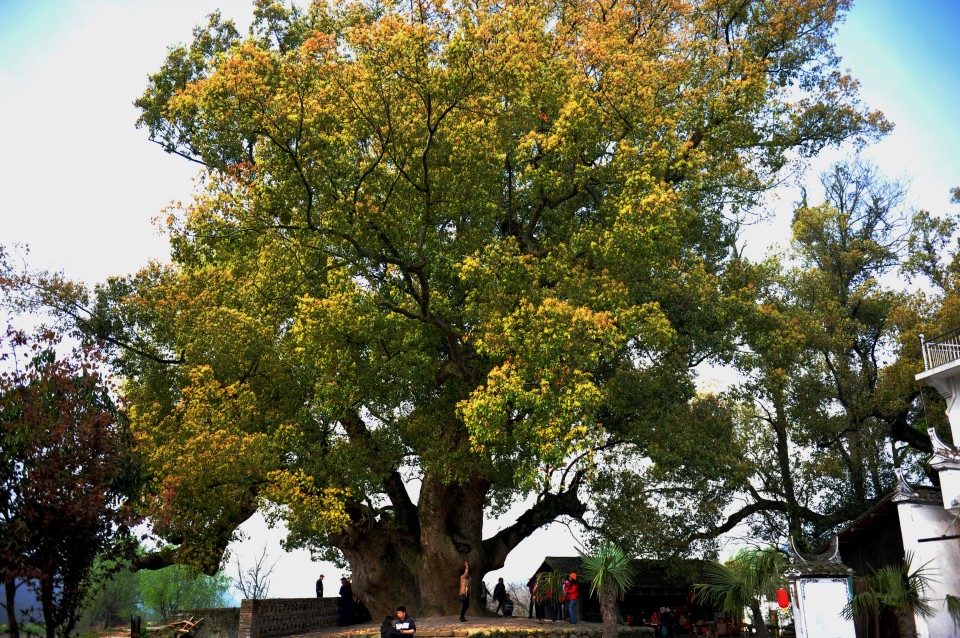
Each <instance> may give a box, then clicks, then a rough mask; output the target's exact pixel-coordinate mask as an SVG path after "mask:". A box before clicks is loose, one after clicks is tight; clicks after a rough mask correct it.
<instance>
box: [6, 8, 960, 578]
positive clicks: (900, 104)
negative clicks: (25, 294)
mask: <svg viewBox="0 0 960 638" xmlns="http://www.w3.org/2000/svg"><path fill="white" fill-rule="evenodd" d="M218 6H219V7H221V8H222V10H223V13H224V15H225V16H227V17H234V18H237V19H238V22H239V23H241V24H245V23H246V21H247V20H249V15H250V3H249V2H248V1H247V0H242V1H241V0H229V1H227V0H220V1H218V0H189V1H187V0H83V1H81V0H73V1H68V0H0V123H2V127H3V128H2V131H3V132H2V145H0V243H3V244H7V245H9V244H13V243H24V244H29V246H30V247H31V251H32V253H31V257H30V261H31V263H32V265H34V266H35V267H41V268H52V269H63V270H65V271H66V272H67V273H68V274H69V275H71V276H73V277H75V278H80V279H83V280H86V281H89V282H93V281H97V280H101V279H103V278H104V277H106V276H107V275H110V274H122V273H126V272H131V271H133V270H135V269H136V268H138V267H139V266H141V265H143V264H144V263H145V261H146V260H147V259H149V258H159V259H163V258H164V257H165V255H166V246H165V242H164V241H163V240H162V239H161V238H160V237H159V236H158V235H157V233H156V231H155V230H154V228H153V227H152V225H151V221H150V220H151V218H152V217H154V216H156V215H158V214H159V213H160V211H161V209H162V208H163V207H164V206H165V205H166V204H167V203H169V202H170V201H171V200H174V199H186V198H187V197H188V196H189V193H190V191H191V178H192V176H193V175H194V173H195V168H194V166H193V165H191V164H189V163H188V162H186V161H184V160H181V159H179V158H176V157H173V156H170V155H166V154H164V153H163V152H162V151H161V150H160V148H159V147H157V146H156V145H154V144H151V143H149V142H148V141H147V140H146V135H145V134H144V132H143V131H137V130H136V129H135V128H134V122H135V121H136V118H137V113H136V111H135V110H134V108H133V106H132V104H131V102H132V101H133V100H134V99H135V98H136V97H137V96H138V95H139V94H140V93H141V92H142V91H143V88H144V86H145V81H146V75H147V74H148V73H150V72H152V71H154V70H156V69H157V68H158V67H159V65H160V64H161V63H162V61H163V58H164V55H165V52H166V47H167V46H168V45H170V44H174V43H177V42H181V41H186V40H187V39H188V38H189V36H190V30H191V28H192V27H193V25H194V24H196V23H198V22H201V21H202V20H203V17H204V15H206V14H207V13H209V12H210V11H211V10H213V9H214V8H216V7H218ZM958 32H960V1H957V0H860V2H858V3H857V4H856V5H855V6H854V8H853V10H852V12H851V13H850V15H849V16H848V18H847V21H846V23H845V24H843V25H841V27H840V33H839V36H838V38H837V43H838V50H839V53H840V54H841V55H842V56H843V58H844V66H845V67H849V68H850V69H851V70H852V72H853V74H854V76H855V77H858V78H859V79H860V80H861V82H862V89H863V90H862V93H863V97H864V99H865V101H866V102H867V103H868V104H870V105H871V106H872V107H874V108H877V109H880V110H882V111H883V112H884V113H885V114H886V115H887V117H888V118H889V119H890V120H892V121H893V122H894V123H895V124H896V130H895V132H894V133H892V134H891V135H890V136H889V137H888V138H887V139H885V140H884V141H883V142H881V143H880V144H878V145H876V146H874V147H871V148H868V149H867V150H866V151H865V153H864V154H865V155H866V156H868V157H870V158H872V159H874V160H876V161H877V162H878V163H879V165H880V167H881V169H882V170H883V171H884V172H886V173H887V174H889V175H891V176H904V177H907V178H909V179H910V180H911V181H912V188H911V193H910V200H911V202H912V203H913V204H914V205H915V206H919V207H924V208H927V209H929V210H932V211H935V212H936V211H944V210H946V208H947V206H948V197H949V194H948V191H949V189H950V187H952V186H958V185H960V152H958V149H960V123H958V118H957V105H958V104H960V70H958V67H957V61H958V60H960V38H958V37H957V35H958ZM836 157H838V155H837V154H833V155H832V156H831V157H828V158H824V159H823V160H822V161H820V162H818V164H819V165H820V166H823V165H825V163H826V162H827V161H828V160H829V159H831V158H836ZM816 170H817V167H816V166H814V167H813V169H812V171H811V175H810V176H809V177H810V178H811V179H813V178H815V175H814V174H813V173H815V171H816ZM808 181H809V180H808ZM794 200H795V190H789V189H788V190H786V191H784V192H783V193H782V195H781V197H780V200H779V203H777V202H772V203H771V207H772V209H773V210H777V211H779V213H778V215H777V216H776V217H775V218H774V219H772V220H771V221H770V222H768V223H767V224H764V225H762V226H757V227H754V228H752V229H750V231H749V232H748V239H747V241H748V242H750V243H751V244H752V245H751V248H752V249H754V250H758V249H763V248H764V247H765V246H766V244H767V243H768V242H769V240H770V238H781V239H782V238H784V237H785V236H786V224H787V222H788V221H789V203H790V202H792V201H794ZM251 532H252V534H253V538H251V540H250V541H248V542H247V543H246V544H245V545H244V546H240V547H238V548H237V549H238V550H239V553H240V554H241V555H248V556H249V555H255V554H259V551H260V547H261V546H262V543H263V541H264V539H265V538H269V539H270V542H271V546H272V547H273V548H274V549H273V551H274V552H276V551H277V550H276V534H275V533H271V534H267V533H266V532H265V531H264V530H263V529H262V527H260V526H256V524H254V526H252V527H251ZM545 551H547V552H549V553H560V554H569V553H572V552H573V544H572V542H571V541H570V538H569V534H568V532H567V531H566V529H565V528H563V527H562V526H555V527H553V528H552V529H548V530H544V531H541V532H538V533H537V534H536V535H535V536H534V537H531V538H530V539H528V540H527V541H525V543H524V544H523V545H521V546H520V547H519V548H518V549H517V550H516V551H515V552H514V553H513V554H511V557H510V560H509V561H508V565H507V567H506V568H505V569H504V570H503V571H502V572H501V573H499V574H498V573H492V574H490V575H489V577H488V580H489V579H490V578H493V579H495V578H496V577H497V576H498V575H503V576H504V577H505V578H506V579H507V580H508V581H513V580H525V579H526V577H527V575H529V573H531V572H532V569H533V568H534V567H535V566H536V565H537V564H539V562H540V560H541V559H542V557H543V555H544V552H545ZM318 569H319V568H318V567H316V566H311V565H308V564H306V563H305V556H304V555H303V554H297V555H293V556H287V557H285V558H284V559H283V561H282V562H281V564H280V565H278V567H277V572H276V573H275V576H276V577H275V579H274V590H273V591H272V594H273V595H277V596H298V595H310V592H311V591H312V590H311V587H312V584H313V580H314V579H315V578H316V575H315V572H317V571H318ZM325 572H326V574H327V582H328V583H335V582H336V577H338V576H339V571H338V570H334V569H332V568H330V567H329V566H328V567H327V568H326V569H325ZM331 587H332V585H331Z"/></svg>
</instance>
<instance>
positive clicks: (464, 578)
mask: <svg viewBox="0 0 960 638" xmlns="http://www.w3.org/2000/svg"><path fill="white" fill-rule="evenodd" d="M469 606H470V563H468V562H467V561H463V571H462V572H461V573H460V622H467V619H466V618H465V617H464V614H466V613H467V607H469Z"/></svg>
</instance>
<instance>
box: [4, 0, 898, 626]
mask: <svg viewBox="0 0 960 638" xmlns="http://www.w3.org/2000/svg"><path fill="white" fill-rule="evenodd" d="M847 4H848V3H847V2H843V1H835V0H809V1H806V2H777V1H773V0H756V1H752V2H739V1H738V2H728V1H724V0H709V1H707V0H670V1H668V2H660V3H647V2H643V1H637V2H616V1H610V2H582V1H578V0H566V1H562V2H486V1H480V2H439V1H437V2H425V1H416V2H375V3H374V2H348V3H323V2H319V3H314V4H312V5H311V6H310V7H309V8H306V9H302V8H298V7H285V6H283V5H281V4H279V3H274V2H269V1H267V0H261V1H260V2H258V3H257V4H256V10H255V19H254V23H253V26H252V27H251V31H250V34H249V35H247V36H246V37H241V36H240V35H239V33H238V32H237V31H236V29H235V28H234V27H233V25H232V24H231V23H230V22H229V21H225V20H223V19H222V18H221V17H220V16H219V15H214V16H211V19H210V22H209V24H208V25H207V26H206V27H203V28H198V29H197V30H196V31H195V33H194V39H193V41H192V42H191V43H189V44H188V45H184V46H178V47H174V48H172V49H171V50H170V53H169V56H168V59H167V61H166V62H165V64H164V65H163V67H162V68H161V69H160V70H159V71H158V72H157V73H155V74H153V75H152V76H150V80H149V84H148V87H147V90H146V92H145V93H144V94H143V96H142V97H141V98H140V99H139V100H138V101H137V106H138V107H139V108H140V110H141V113H142V116H141V119H140V125H141V126H143V127H144V128H145V129H146V130H147V131H148V132H149V134H150V137H151V139H152V140H153V141H155V142H157V143H158V144H160V145H161V146H162V147H163V148H164V149H165V150H166V151H168V152H171V153H175V154H178V155H181V156H183V157H184V158H186V159H187V160H189V161H193V162H196V163H197V164H198V165H199V166H201V167H202V173H201V174H202V182H201V186H200V188H199V189H198V191H197V193H196V195H195V197H194V199H193V201H192V202H190V203H188V204H186V205H184V206H180V207H174V208H171V210H170V211H169V212H168V216H167V218H166V226H167V230H168V233H169V236H170V240H171V245H172V254H171V256H172V263H171V264H169V265H161V264H152V265H150V266H148V267H146V268H144V269H143V270H142V271H141V272H139V273H136V274H134V275H131V276H128V277H122V278H115V279H111V280H109V281H108V282H106V283H104V284H102V285H100V286H98V287H97V288H96V290H94V291H92V292H88V291H85V290H83V289H82V288H79V287H76V286H74V285H69V284H67V283H66V282H64V281H62V280H59V279H57V278H52V279H47V280H45V281H42V282H40V284H39V286H38V287H37V288H31V294H32V295H34V298H36V299H39V300H40V301H41V302H42V303H45V304H48V305H51V306H53V307H55V308H56V309H57V311H58V312H60V313H61V315H62V316H64V317H68V318H70V319H72V320H73V321H74V322H75V325H76V326H78V327H79V328H80V329H81V331H82V332H83V333H84V334H85V335H87V336H88V337H90V338H96V339H100V340H103V341H105V342H106V343H107V344H108V346H109V347H111V348H112V352H113V353H114V354H115V355H116V356H115V361H116V366H117V370H118V371H119V372H120V373H122V374H123V375H124V378H125V382H124V386H123V392H124V396H125V399H126V401H127V405H128V406H129V418H130V423H131V427H132V429H133V431H134V433H135V436H136V440H137V442H138V445H139V446H140V449H141V450H142V453H143V462H144V464H145V467H146V468H147V471H148V472H149V475H150V476H151V478H152V480H151V482H150V484H149V486H148V491H147V495H146V500H147V504H146V513H147V514H148V515H149V516H150V518H151V521H152V522H153V529H154V530H155V531H156V533H158V534H159V535H160V536H162V537H163V538H165V539H167V540H168V541H170V542H171V543H173V544H174V545H175V549H173V550H172V551H170V552H169V553H167V554H166V555H164V556H161V557H160V559H159V562H157V563H154V564H161V563H163V562H166V561H170V560H176V561H179V562H183V563H189V564H193V565H196V566H200V567H203V568H205V569H213V568H215V567H216V566H217V565H219V562H220V558H221V555H222V552H223V549H224V548H225V546H226V545H227V543H228V542H229V540H230V539H231V537H232V535H233V533H234V530H235V528H236V527H237V525H238V524H239V523H240V522H242V521H243V520H245V519H246V518H247V517H248V516H249V515H250V514H251V513H252V512H253V511H255V509H256V508H257V507H258V506H261V505H264V506H266V507H268V508H272V509H271V511H272V513H273V515H274V516H275V517H276V518H278V519H283V520H284V521H285V522H286V525H287V527H288V529H289V531H290V534H289V537H288V539H287V542H288V544H289V545H291V546H300V547H309V548H311V549H315V550H318V551H321V552H324V551H328V552H333V553H336V554H341V555H342V556H343V557H345V558H346V559H347V560H348V561H349V562H350V564H351V567H352V570H353V573H354V589H355V591H356V592H357V593H358V594H359V595H360V596H362V597H363V598H364V599H365V600H366V601H367V602H368V604H371V603H373V604H378V603H381V602H382V603H383V604H384V605H386V604H390V603H391V602H393V601H396V600H397V599H400V598H402V599H404V600H407V601H410V602H409V604H410V605H412V608H413V609H418V610H422V611H447V612H448V613H452V612H451V611H450V609H452V606H455V605H456V604H458V603H457V602H456V601H455V599H453V598H452V597H449V596H446V595H445V593H443V592H445V591H446V585H447V582H448V581H449V580H450V575H451V574H455V573H456V568H457V566H458V565H462V564H463V561H464V560H468V561H470V562H471V563H473V564H476V565H478V567H479V570H478V571H480V573H481V575H482V574H483V573H484V572H486V571H489V570H492V569H496V568H499V567H500V566H502V565H503V561H504V559H505V557H506V555H507V553H508V552H509V551H510V550H511V549H512V548H513V547H515V546H516V545H517V543H519V542H520V541H521V540H522V539H523V538H525V537H526V536H527V535H529V534H530V533H531V532H532V531H533V530H534V529H536V528H538V527H539V526H542V525H544V524H546V523H549V522H550V521H553V520H556V519H557V518H558V517H564V516H566V517H572V518H575V519H583V518H584V514H585V512H586V511H587V504H588V503H591V504H593V505H595V506H596V507H597V508H599V509H600V510H606V512H607V514H605V516H606V519H605V520H606V521H611V520H613V517H615V516H616V514H617V512H618V511H619V510H618V508H619V507H620V506H621V505H622V503H621V502H619V501H618V500H617V498H616V495H617V494H626V493H628V494H629V495H630V499H631V504H632V505H631V506H633V505H636V506H638V507H639V512H638V513H637V515H638V517H639V518H638V520H640V521H642V520H643V519H644V517H646V518H651V517H656V518H658V519H659V520H661V521H662V522H663V523H676V524H678V525H681V524H682V525H686V529H688V530H689V528H690V526H691V525H693V526H694V527H695V528H698V529H708V530H713V531H712V532H707V533H705V534H704V538H707V537H710V535H711V533H712V534H714V535H715V533H716V528H717V524H718V521H720V520H721V518H722V515H723V511H722V503H723V499H724V498H725V497H726V496H728V495H729V494H731V493H732V492H733V491H735V490H737V489H741V488H742V487H743V481H742V471H743V470H742V467H743V464H742V463H741V459H740V458H739V455H738V452H737V451H736V449H735V445H734V443H735V442H736V420H735V419H734V418H732V417H731V411H730V409H729V405H728V404H727V403H725V400H724V399H723V398H718V397H709V396H697V394H696V392H695V389H694V383H693V371H692V370H693V368H694V367H695V366H696V365H698V364H700V363H702V362H714V363H724V362H730V361H732V360H733V357H734V354H735V353H736V351H737V348H736V346H737V340H736V338H735V336H734V334H735V331H734V330H733V328H734V327H735V326H738V325H742V323H743V321H744V320H745V317H746V316H748V315H749V314H750V313H751V312H753V309H754V307H755V301H756V297H757V294H758V285H757V282H758V277H759V276H760V275H761V274H762V271H761V270H760V269H758V268H757V267H755V266H751V265H750V264H747V263H745V262H744V261H743V260H742V259H740V257H739V255H738V253H737V250H736V246H735V237H736V230H737V227H738V221H739V220H740V219H741V218H742V216H743V215H744V214H747V213H748V212H749V211H750V210H751V209H752V208H753V207H754V206H755V205H756V204H757V202H758V201H759V198H760V197H761V196H762V194H763V193H764V192H765V191H766V190H767V189H769V188H770V187H771V186H772V185H773V184H774V183H775V180H776V179H777V178H778V177H779V176H780V175H782V173H783V171H784V170H785V169H786V168H789V167H790V166H791V164H792V162H794V161H795V160H796V159H797V158H800V157H804V156H809V155H812V154H815V153H817V152H818V151H819V150H820V149H822V148H823V147H825V146H827V145H834V144H839V143H841V142H844V141H850V140H853V141H858V142H863V141H865V140H868V139H872V138H875V137H876V136H878V135H880V134H882V133H883V132H884V131H885V130H886V129H887V128H888V127H889V124H888V123H887V122H886V121H885V120H884V118H883V116H882V115H881V114H879V113H874V112H870V111H869V110H868V109H866V107H864V106H863V105H862V104H861V103H860V101H859V98H858V96H857V84H856V82H855V81H854V80H853V79H852V78H850V77H848V76H846V75H843V74H842V73H841V72H839V71H838V69H837V60H836V56H835V55H834V53H833V50H832V45H831V43H830V37H831V35H832V33H833V31H834V26H835V24H836V22H837V20H838V18H839V17H840V16H841V14H842V12H843V11H844V10H845V9H846V7H847ZM22 284H23V282H22V281H21V282H19V283H18V284H17V285H22ZM708 438H709V439H711V440H713V441H715V443H714V444H712V445H710V446H704V445H703V442H704V441H705V440H707V439H708ZM184 459H189V461H188V462H185V460H184ZM604 495H606V496H604ZM610 495H614V496H612V497H611V496H610ZM692 498H696V499H701V501H700V502H701V505H702V506H701V507H699V508H698V509H697V512H696V514H695V517H694V518H693V519H689V518H687V517H686V514H683V515H680V514H678V515H677V517H676V519H675V520H669V519H670V516H669V515H664V514H662V513H661V512H658V511H657V510H656V506H657V504H658V503H660V502H661V501H663V502H666V504H667V505H676V504H678V503H683V502H686V501H689V499H692ZM523 499H529V500H528V502H530V503H531V506H530V508H529V509H528V510H527V511H526V512H525V513H524V514H522V515H521V516H520V517H519V518H518V519H517V521H516V522H515V523H514V524H512V525H510V526H508V527H507V528H505V529H503V530H502V531H500V532H499V533H497V534H495V535H493V536H491V537H488V538H483V537H482V523H483V519H484V515H485V512H487V513H490V512H493V513H496V512H500V511H503V509H504V508H505V507H506V506H508V505H510V504H512V503H515V502H517V501H519V500H523ZM631 511H633V510H631ZM327 555H331V554H329V553H328V554H327ZM448 598H450V600H448Z"/></svg>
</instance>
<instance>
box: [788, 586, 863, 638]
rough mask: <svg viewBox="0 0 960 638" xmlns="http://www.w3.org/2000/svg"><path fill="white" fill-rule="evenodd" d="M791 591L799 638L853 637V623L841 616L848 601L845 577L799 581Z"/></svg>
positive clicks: (854, 631) (848, 588)
mask: <svg viewBox="0 0 960 638" xmlns="http://www.w3.org/2000/svg"><path fill="white" fill-rule="evenodd" d="M791 589H792V590H793V602H794V608H793V617H794V622H795V623H796V628H797V636H798V638H856V630H855V629H854V625H853V620H846V619H845V618H844V617H843V608H844V607H845V606H846V604H847V603H848V602H849V601H850V586H849V584H848V581H847V579H846V578H843V577H834V578H799V579H797V580H796V581H795V582H794V583H792V586H791Z"/></svg>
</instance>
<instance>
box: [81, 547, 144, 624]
mask: <svg viewBox="0 0 960 638" xmlns="http://www.w3.org/2000/svg"><path fill="white" fill-rule="evenodd" d="M93 571H94V573H95V576H94V578H93V585H92V587H91V588H90V591H89V592H88V595H87V598H86V600H85V601H84V605H83V614H82V616H81V621H80V622H81V623H86V624H87V626H88V627H90V628H93V626H94V625H95V624H98V625H100V626H101V627H102V628H103V629H107V628H108V627H111V626H117V625H119V624H123V623H125V622H126V619H127V618H128V617H129V616H130V615H131V614H134V613H139V612H140V605H141V595H140V579H139V576H138V574H137V573H136V572H133V571H131V570H130V563H129V560H124V561H111V560H108V559H105V558H103V557H100V559H98V561H97V562H96V563H95V564H94V567H93Z"/></svg>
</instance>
